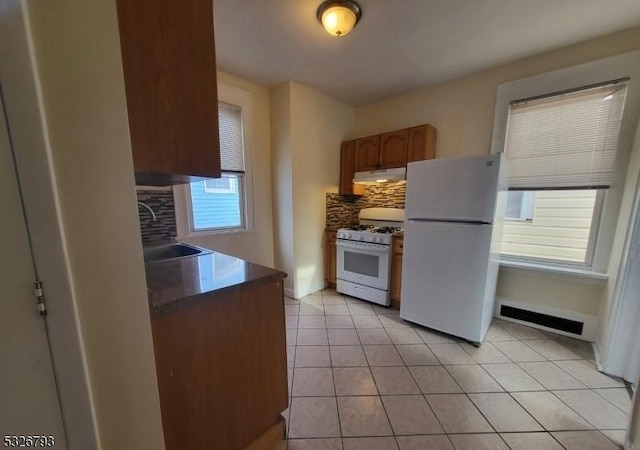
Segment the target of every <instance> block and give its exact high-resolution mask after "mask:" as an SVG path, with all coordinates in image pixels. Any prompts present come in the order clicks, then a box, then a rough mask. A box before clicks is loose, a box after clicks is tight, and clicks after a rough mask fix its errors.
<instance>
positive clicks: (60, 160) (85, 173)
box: [28, 0, 164, 450]
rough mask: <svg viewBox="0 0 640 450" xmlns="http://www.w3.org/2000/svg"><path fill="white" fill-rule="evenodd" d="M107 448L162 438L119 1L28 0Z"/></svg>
mask: <svg viewBox="0 0 640 450" xmlns="http://www.w3.org/2000/svg"><path fill="white" fill-rule="evenodd" d="M28 6H29V16H30V19H31V26H32V28H31V29H32V36H33V44H34V46H35V52H36V59H37V65H38V74H39V80H40V83H41V87H42V97H43V102H44V111H43V114H44V118H45V121H46V126H47V130H48V133H49V139H50V151H51V155H52V162H53V168H54V172H55V179H56V188H57V193H58V195H59V200H60V207H61V221H62V224H63V233H64V239H65V240H66V247H67V251H68V260H69V266H70V271H71V273H72V278H73V291H74V295H75V299H76V302H77V307H78V319H79V322H80V324H81V333H82V338H83V343H84V350H85V352H86V361H87V366H88V372H89V380H90V385H91V392H92V397H93V401H94V406H95V412H96V419H97V425H98V426H97V428H98V439H99V441H100V444H101V448H103V449H115V448H117V449H123V450H124V449H131V450H134V449H135V450H138V449H141V448H154V449H163V448H164V441H163V437H162V424H161V420H160V409H159V399H158V388H157V382H156V375H155V363H154V356H153V343H152V339H151V327H150V320H149V309H148V304H147V292H146V287H145V273H144V264H143V260H142V246H141V243H140V235H139V228H138V214H137V206H136V192H135V185H134V177H133V163H132V158H131V147H130V141H129V126H128V121H127V111H126V104H125V92H124V83H123V76H122V64H121V58H120V46H119V40H118V24H117V17H116V7H115V1H113V0H109V1H104V0H61V1H56V2H40V1H33V2H29V3H28Z"/></svg>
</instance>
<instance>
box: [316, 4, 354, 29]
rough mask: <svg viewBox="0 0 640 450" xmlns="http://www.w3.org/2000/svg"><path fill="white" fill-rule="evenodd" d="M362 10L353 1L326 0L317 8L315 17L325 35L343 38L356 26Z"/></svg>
mask: <svg viewBox="0 0 640 450" xmlns="http://www.w3.org/2000/svg"><path fill="white" fill-rule="evenodd" d="M361 16H362V10H361V9H360V6H359V5H358V4H357V3H356V2H354V1H353V0H326V1H324V2H322V4H321V5H320V6H319V7H318V12H317V17H318V21H319V22H320V23H321V24H322V26H323V27H324V29H325V30H327V33H329V34H330V35H332V36H337V37H340V36H344V35H345V34H347V33H348V32H349V31H351V30H352V29H353V27H355V26H356V24H357V23H358V21H359V20H360V17H361Z"/></svg>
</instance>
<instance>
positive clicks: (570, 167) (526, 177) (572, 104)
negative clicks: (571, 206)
mask: <svg viewBox="0 0 640 450" xmlns="http://www.w3.org/2000/svg"><path fill="white" fill-rule="evenodd" d="M625 94H626V82H625V81H618V82H613V83H609V84H607V85H604V86H598V87H591V88H586V89H582V90H576V91H572V92H567V93H562V94H556V95H551V96H547V97H544V98H537V99H529V100H524V101H516V102H513V103H512V104H511V107H510V110H509V122H508V125H507V135H506V140H505V154H506V156H507V158H508V159H509V189H512V190H540V189H587V188H606V187H609V186H610V185H611V182H612V180H613V171H614V165H615V160H616V151H617V147H618V134H619V132H620V122H621V120H622V111H623V107H624V99H625Z"/></svg>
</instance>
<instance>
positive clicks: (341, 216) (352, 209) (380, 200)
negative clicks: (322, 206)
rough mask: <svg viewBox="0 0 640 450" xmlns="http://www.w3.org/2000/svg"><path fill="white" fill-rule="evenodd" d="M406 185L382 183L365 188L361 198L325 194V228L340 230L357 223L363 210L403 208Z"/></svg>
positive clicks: (401, 183) (402, 183)
mask: <svg viewBox="0 0 640 450" xmlns="http://www.w3.org/2000/svg"><path fill="white" fill-rule="evenodd" d="M406 192H407V184H406V183H404V182H400V183H384V184H380V185H370V186H367V188H366V190H365V194H364V195H363V196H361V197H352V196H348V195H340V194H327V223H326V226H327V228H340V227H345V226H349V225H353V224H356V223H358V213H359V212H360V210H361V209H363V208H373V207H385V208H404V201H405V196H406Z"/></svg>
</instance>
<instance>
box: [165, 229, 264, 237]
mask: <svg viewBox="0 0 640 450" xmlns="http://www.w3.org/2000/svg"><path fill="white" fill-rule="evenodd" d="M253 232H254V230H250V229H247V228H228V229H224V230H202V231H192V232H191V233H186V234H179V235H178V236H177V239H178V240H180V239H189V238H197V237H204V236H225V235H227V236H228V235H231V234H245V233H253Z"/></svg>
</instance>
